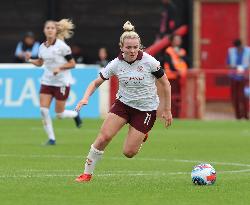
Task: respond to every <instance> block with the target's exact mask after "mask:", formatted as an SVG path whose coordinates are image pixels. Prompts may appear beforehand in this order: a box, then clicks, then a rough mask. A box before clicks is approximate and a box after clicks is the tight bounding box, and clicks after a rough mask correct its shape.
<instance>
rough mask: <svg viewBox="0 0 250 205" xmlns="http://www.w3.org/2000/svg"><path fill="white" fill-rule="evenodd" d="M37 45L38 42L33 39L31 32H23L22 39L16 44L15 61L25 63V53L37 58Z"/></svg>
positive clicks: (38, 44)
mask: <svg viewBox="0 0 250 205" xmlns="http://www.w3.org/2000/svg"><path fill="white" fill-rule="evenodd" d="M39 46H40V43H39V42H38V41H36V40H35V36H34V33H33V32H31V31H29V32H27V33H25V35H24V37H23V39H22V40H21V41H19V42H18V44H17V46H16V51H15V63H25V56H26V53H29V54H30V56H31V58H37V57H38V49H39Z"/></svg>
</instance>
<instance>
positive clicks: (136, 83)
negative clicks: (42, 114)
mask: <svg viewBox="0 0 250 205" xmlns="http://www.w3.org/2000/svg"><path fill="white" fill-rule="evenodd" d="M123 29H124V33H123V34H122V35H121V37H120V43H119V46H120V49H121V53H120V54H119V56H118V57H117V58H115V59H114V60H113V61H111V62H110V63H109V64H108V65H107V66H106V67H105V68H104V69H102V70H101V72H100V76H99V77H98V78H97V79H96V80H94V81H92V82H91V83H90V85H89V86H88V88H87V90H86V92H85V94H84V97H83V98H82V100H81V101H80V102H79V103H78V104H77V106H76V110H78V111H79V110H80V109H81V107H82V106H83V105H87V104H88V100H89V97H90V96H91V95H92V94H93V93H94V91H95V90H96V89H97V88H98V87H99V86H100V85H101V84H102V83H103V82H104V81H105V80H108V79H109V78H110V77H111V76H112V75H116V76H117V77H118V80H119V90H118V93H117V100H116V101H115V103H114V104H113V106H112V107H111V109H110V112H109V113H108V116H107V118H106V120H105V121H104V122H103V125H102V127H101V130H100V132H99V134H98V136H97V138H96V140H95V141H94V143H93V144H92V145H91V148H90V151H89V154H88V156H87V160H86V163H85V170H84V173H83V174H82V175H80V176H79V177H77V178H76V181H77V182H87V181H90V180H91V177H92V174H93V171H94V168H95V165H96V163H97V162H98V161H99V160H100V159H101V157H102V155H103V153H104V149H105V148H106V146H107V145H108V144H109V142H110V141H111V140H112V138H113V137H114V136H115V135H116V133H117V132H118V131H119V130H120V129H121V128H122V127H123V126H124V125H125V124H126V123H129V130H128V134H127V137H126V139H125V142H124V146H123V153H124V155H125V156H126V157H128V158H132V157H133V156H135V155H136V154H137V153H138V151H139V150H140V147H141V144H142V142H143V140H144V138H145V135H146V134H147V133H148V132H149V131H150V130H151V128H152V127H153V125H154V122H155V119H156V110H157V107H158V105H159V97H158V95H157V88H156V85H155V80H156V79H157V80H158V81H159V83H160V84H161V85H162V86H163V87H164V89H163V90H164V111H163V113H162V117H163V118H164V119H165V121H166V122H165V124H166V127H167V126H169V125H171V122H172V114H171V101H170V98H171V89H170V84H169V81H168V79H167V77H166V75H165V74H164V71H163V69H162V68H161V67H160V62H158V61H157V60H156V59H155V58H153V57H152V56H150V55H149V54H147V53H144V52H142V51H141V50H140V48H141V40H140V37H139V35H138V34H137V33H136V32H135V30H134V26H133V25H132V24H131V23H130V22H129V21H127V22H126V23H125V24H124V26H123Z"/></svg>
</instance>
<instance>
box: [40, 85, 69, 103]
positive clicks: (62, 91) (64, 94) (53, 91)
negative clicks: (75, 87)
mask: <svg viewBox="0 0 250 205" xmlns="http://www.w3.org/2000/svg"><path fill="white" fill-rule="evenodd" d="M69 91H70V87H69V86H61V87H57V86H51V85H41V89H40V93H42V94H49V95H52V96H53V97H54V98H55V99H57V100H67V98H68V97H69Z"/></svg>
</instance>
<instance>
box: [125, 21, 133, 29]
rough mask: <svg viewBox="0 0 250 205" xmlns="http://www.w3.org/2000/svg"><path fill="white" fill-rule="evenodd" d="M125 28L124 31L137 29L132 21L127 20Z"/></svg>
mask: <svg viewBox="0 0 250 205" xmlns="http://www.w3.org/2000/svg"><path fill="white" fill-rule="evenodd" d="M123 30H124V31H135V27H134V26H133V25H132V24H131V23H130V21H127V22H126V23H125V24H124V25H123Z"/></svg>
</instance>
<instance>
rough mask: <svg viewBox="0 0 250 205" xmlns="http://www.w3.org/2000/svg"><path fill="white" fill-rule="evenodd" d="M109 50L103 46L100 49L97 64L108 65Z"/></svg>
mask: <svg viewBox="0 0 250 205" xmlns="http://www.w3.org/2000/svg"><path fill="white" fill-rule="evenodd" d="M108 63H109V60H108V51H107V49H106V48H104V47H102V48H99V50H98V60H97V61H96V64H98V65H100V66H101V67H106V65H108Z"/></svg>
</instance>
